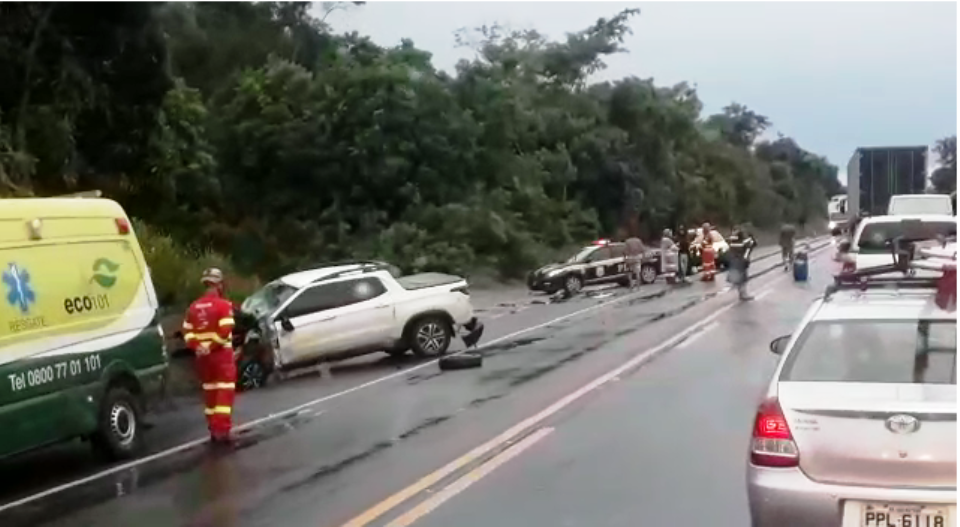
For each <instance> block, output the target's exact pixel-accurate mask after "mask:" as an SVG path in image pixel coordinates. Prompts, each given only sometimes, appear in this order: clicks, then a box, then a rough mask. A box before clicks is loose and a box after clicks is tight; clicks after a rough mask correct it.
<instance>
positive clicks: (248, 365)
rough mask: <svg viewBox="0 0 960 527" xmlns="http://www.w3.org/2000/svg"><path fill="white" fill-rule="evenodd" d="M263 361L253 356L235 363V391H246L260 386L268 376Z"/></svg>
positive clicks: (265, 381)
mask: <svg viewBox="0 0 960 527" xmlns="http://www.w3.org/2000/svg"><path fill="white" fill-rule="evenodd" d="M269 375H270V374H269V373H268V372H267V369H266V368H264V367H263V363H262V362H260V361H259V360H258V359H256V358H254V357H248V358H245V359H243V360H241V361H240V363H239V364H237V391H239V392H248V391H250V390H256V389H257V388H262V387H263V386H265V385H266V384H267V378H268V377H269Z"/></svg>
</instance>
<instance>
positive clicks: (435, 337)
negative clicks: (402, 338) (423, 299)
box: [407, 316, 453, 357]
mask: <svg viewBox="0 0 960 527" xmlns="http://www.w3.org/2000/svg"><path fill="white" fill-rule="evenodd" d="M407 335H408V336H407V343H408V344H409V345H410V349H411V350H413V353H414V354H415V355H417V356H418V357H438V356H442V355H444V354H446V353H447V348H449V347H450V343H451V342H452V341H453V328H451V327H450V323H449V322H447V320H446V319H444V318H442V317H439V316H427V317H423V318H421V319H419V320H417V321H416V322H414V323H413V325H411V326H410V329H409V330H408V332H407Z"/></svg>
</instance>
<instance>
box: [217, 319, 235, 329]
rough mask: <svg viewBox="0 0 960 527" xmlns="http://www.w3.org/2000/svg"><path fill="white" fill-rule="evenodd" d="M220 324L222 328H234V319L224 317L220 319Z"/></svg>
mask: <svg viewBox="0 0 960 527" xmlns="http://www.w3.org/2000/svg"><path fill="white" fill-rule="evenodd" d="M218 324H219V325H220V327H223V326H232V325H233V317H223V318H221V319H220V322H219V323H218Z"/></svg>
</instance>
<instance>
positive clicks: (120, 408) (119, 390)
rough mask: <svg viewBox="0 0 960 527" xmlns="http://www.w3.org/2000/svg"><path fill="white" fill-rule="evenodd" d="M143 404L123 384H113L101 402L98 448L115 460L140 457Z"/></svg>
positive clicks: (96, 436)
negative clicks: (141, 409)
mask: <svg viewBox="0 0 960 527" xmlns="http://www.w3.org/2000/svg"><path fill="white" fill-rule="evenodd" d="M141 425H142V422H141V420H140V405H139V401H138V399H137V397H135V396H134V395H133V394H132V393H130V390H128V389H127V388H125V387H123V386H116V385H114V386H111V387H110V388H109V389H108V390H107V394H106V395H105V396H104V397H103V400H102V401H101V403H100V413H99V416H98V421H97V431H96V432H95V433H94V435H93V437H92V438H91V443H92V444H93V448H94V451H95V452H96V453H97V454H98V455H100V456H101V457H104V458H106V459H108V460H111V461H118V460H123V459H130V458H133V457H136V456H137V454H139V453H140V450H141V449H142V448H143V438H142V429H143V427H142V426H141Z"/></svg>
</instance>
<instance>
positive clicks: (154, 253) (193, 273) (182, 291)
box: [133, 219, 260, 310]
mask: <svg viewBox="0 0 960 527" xmlns="http://www.w3.org/2000/svg"><path fill="white" fill-rule="evenodd" d="M133 226H134V229H135V230H136V233H137V238H138V240H139V241H140V246H141V248H142V249H143V255H144V257H145V258H146V260H147V266H148V267H149V268H150V275H151V278H153V286H154V288H156V290H157V297H158V299H159V301H160V305H161V307H163V308H169V309H173V310H175V309H178V308H185V307H186V306H187V305H189V303H190V302H191V301H193V299H195V298H197V297H198V296H200V294H201V293H202V292H203V285H202V284H201V283H200V275H201V274H202V273H203V270H204V269H206V268H208V267H218V268H220V269H221V270H222V271H223V273H224V275H225V277H226V286H227V287H226V290H227V296H228V297H229V298H230V300H233V301H235V302H239V301H242V300H243V299H244V298H246V297H247V295H249V294H251V293H253V292H254V291H256V289H257V288H258V287H260V280H259V279H257V278H256V277H247V276H240V275H238V274H237V273H236V272H235V270H234V267H233V265H232V264H231V262H230V260H229V259H228V258H226V257H225V256H223V255H220V254H217V253H215V252H213V251H211V250H199V251H198V250H194V249H192V248H189V247H185V246H184V245H181V244H179V243H177V242H176V241H175V240H174V239H173V238H172V237H170V236H169V235H167V234H165V233H163V232H162V231H160V230H158V229H156V228H154V227H152V226H149V225H147V224H146V223H144V222H142V221H140V220H137V219H134V220H133Z"/></svg>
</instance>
